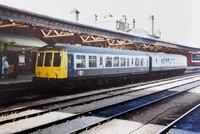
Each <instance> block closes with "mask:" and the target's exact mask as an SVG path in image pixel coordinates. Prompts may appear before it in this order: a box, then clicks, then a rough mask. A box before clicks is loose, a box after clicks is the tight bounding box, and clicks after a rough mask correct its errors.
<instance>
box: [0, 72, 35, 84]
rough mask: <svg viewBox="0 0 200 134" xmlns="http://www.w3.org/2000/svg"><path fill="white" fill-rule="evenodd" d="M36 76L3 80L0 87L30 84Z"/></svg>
mask: <svg viewBox="0 0 200 134" xmlns="http://www.w3.org/2000/svg"><path fill="white" fill-rule="evenodd" d="M34 76H35V75H34V74H27V75H19V76H18V77H17V78H6V79H5V78H1V79H0V85H7V84H19V83H29V82H32V78H33V77H34Z"/></svg>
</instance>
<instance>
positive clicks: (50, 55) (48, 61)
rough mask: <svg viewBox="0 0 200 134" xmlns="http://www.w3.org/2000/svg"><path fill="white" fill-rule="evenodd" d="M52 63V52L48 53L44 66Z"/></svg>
mask: <svg viewBox="0 0 200 134" xmlns="http://www.w3.org/2000/svg"><path fill="white" fill-rule="evenodd" d="M51 63H52V53H46V56H45V62H44V66H46V67H50V66H51Z"/></svg>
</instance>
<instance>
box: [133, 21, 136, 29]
mask: <svg viewBox="0 0 200 134" xmlns="http://www.w3.org/2000/svg"><path fill="white" fill-rule="evenodd" d="M135 23H136V21H135V19H133V28H135Z"/></svg>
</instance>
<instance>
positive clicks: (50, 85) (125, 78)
mask: <svg viewBox="0 0 200 134" xmlns="http://www.w3.org/2000/svg"><path fill="white" fill-rule="evenodd" d="M184 72H185V69H177V70H168V71H156V72H148V73H145V74H121V75H108V76H93V77H76V78H66V79H55V78H37V77H34V78H33V84H34V85H35V86H36V87H37V88H43V89H47V90H55V89H56V91H57V90H62V91H63V90H64V91H69V92H72V91H73V90H75V89H78V90H81V91H82V90H84V91H86V90H91V89H98V88H102V87H111V86H113V85H114V86H120V85H124V84H128V83H129V84H131V83H135V82H139V81H147V80H152V79H161V78H166V77H171V76H177V75H180V74H183V73H184Z"/></svg>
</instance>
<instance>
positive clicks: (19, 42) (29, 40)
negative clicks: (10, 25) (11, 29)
mask: <svg viewBox="0 0 200 134" xmlns="http://www.w3.org/2000/svg"><path fill="white" fill-rule="evenodd" d="M0 40H1V41H3V42H6V43H8V44H14V45H16V46H24V47H43V46H45V45H47V43H45V42H44V41H42V40H40V39H38V38H35V37H27V36H26V37H25V36H20V35H12V34H3V33H0Z"/></svg>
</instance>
